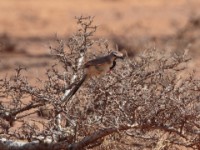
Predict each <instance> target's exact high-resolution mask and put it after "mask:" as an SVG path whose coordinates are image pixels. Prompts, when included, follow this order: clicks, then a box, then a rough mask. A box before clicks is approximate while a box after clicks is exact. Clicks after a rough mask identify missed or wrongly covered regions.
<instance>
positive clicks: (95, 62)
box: [84, 56, 110, 68]
mask: <svg viewBox="0 0 200 150" xmlns="http://www.w3.org/2000/svg"><path fill="white" fill-rule="evenodd" d="M105 63H110V59H109V57H108V56H103V57H99V58H96V59H93V60H90V61H88V62H87V63H85V65H84V67H85V68H88V67H90V66H99V65H102V64H105Z"/></svg>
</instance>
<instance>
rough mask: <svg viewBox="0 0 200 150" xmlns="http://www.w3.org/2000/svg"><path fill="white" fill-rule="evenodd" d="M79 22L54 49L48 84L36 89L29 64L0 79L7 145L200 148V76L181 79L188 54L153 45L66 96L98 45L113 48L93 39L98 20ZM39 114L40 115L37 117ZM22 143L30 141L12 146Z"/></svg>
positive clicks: (0, 131) (2, 145)
mask: <svg viewBox="0 0 200 150" xmlns="http://www.w3.org/2000/svg"><path fill="white" fill-rule="evenodd" d="M77 24H78V26H79V29H78V30H77V32H76V33H75V34H74V36H72V37H71V38H70V39H69V40H68V41H67V42H65V41H63V40H59V39H58V40H57V45H56V46H55V45H54V46H50V50H51V53H52V55H53V56H54V57H55V59H57V60H58V64H57V65H53V66H52V67H51V68H49V69H48V70H47V72H46V75H47V79H46V81H41V80H39V82H38V84H39V83H40V85H38V86H32V85H31V84H30V83H29V81H28V80H27V78H26V77H25V76H23V71H24V68H23V67H19V68H17V69H16V74H15V75H14V76H12V77H6V78H2V79H0V99H1V104H0V126H1V128H0V137H1V138H5V139H4V140H3V139H1V140H0V149H2V150H7V149H9V146H12V148H10V149H19V147H20V148H21V149H26V150H27V149H30V150H31V149H36V148H37V149H38V150H39V149H41V150H43V149H52V150H54V149H180V147H181V148H188V149H189V148H190V149H200V144H199V143H200V126H199V124H200V99H199V98H200V81H199V80H196V79H194V78H193V73H191V74H190V75H188V76H186V77H182V76H181V73H182V72H183V71H185V69H186V66H187V62H188V61H189V60H190V58H189V57H188V55H187V52H184V53H182V54H175V53H164V52H160V51H159V50H157V49H154V48H152V49H148V50H145V51H144V52H143V53H140V54H138V55H137V56H135V57H134V58H129V57H128V56H127V57H126V59H125V60H124V61H123V62H118V64H117V67H116V68H115V70H114V71H113V73H111V74H108V75H105V76H103V77H100V78H98V79H97V78H94V79H90V80H89V81H88V82H86V83H85V84H84V85H83V86H82V87H81V89H80V90H79V91H78V92H77V93H76V94H75V96H73V97H72V98H71V99H70V100H69V101H65V97H66V96H67V94H68V91H69V90H70V89H71V88H73V86H74V85H75V84H76V83H77V81H79V79H80V78H81V76H82V74H83V70H82V69H81V66H82V65H83V63H84V60H85V59H89V58H92V57H94V56H93V55H94V52H93V51H91V50H92V49H93V48H96V49H100V50H101V52H103V53H107V52H108V51H109V50H110V49H109V44H108V42H107V41H106V40H102V39H101V40H94V39H93V38H92V36H93V34H94V33H95V32H96V29H97V27H96V26H94V25H93V18H92V17H78V18H77ZM25 99H28V100H29V102H28V103H25V102H24V100H25ZM35 114H38V116H40V117H35V118H34V117H33V118H31V119H30V116H32V115H35ZM41 118H42V119H41ZM14 126H17V129H16V128H15V129H13V127H14ZM9 140H11V141H9ZM18 140H23V141H25V143H24V144H23V143H21V145H14V144H13V145H11V143H12V142H16V141H18ZM10 142H11V143H10ZM19 143H20V142H19ZM30 143H31V144H30Z"/></svg>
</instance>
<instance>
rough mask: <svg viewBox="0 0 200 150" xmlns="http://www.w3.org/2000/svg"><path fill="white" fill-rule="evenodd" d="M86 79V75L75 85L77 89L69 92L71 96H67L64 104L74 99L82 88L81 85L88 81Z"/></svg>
mask: <svg viewBox="0 0 200 150" xmlns="http://www.w3.org/2000/svg"><path fill="white" fill-rule="evenodd" d="M86 78H87V75H86V74H85V75H84V76H83V77H82V79H81V80H80V81H79V82H78V83H77V84H76V85H75V87H74V88H72V89H71V91H70V92H69V94H67V96H66V98H65V99H64V100H63V102H65V103H67V102H68V101H69V100H70V99H71V98H72V96H73V95H74V94H75V93H76V92H77V91H78V89H79V88H80V87H81V85H82V84H83V82H84V81H85V80H86Z"/></svg>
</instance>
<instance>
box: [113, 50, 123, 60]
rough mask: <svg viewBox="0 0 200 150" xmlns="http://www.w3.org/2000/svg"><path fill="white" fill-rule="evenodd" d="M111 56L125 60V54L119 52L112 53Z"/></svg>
mask: <svg viewBox="0 0 200 150" xmlns="http://www.w3.org/2000/svg"><path fill="white" fill-rule="evenodd" d="M110 55H111V56H112V57H115V58H120V59H124V55H123V53H121V52H118V51H112V52H111V53H110Z"/></svg>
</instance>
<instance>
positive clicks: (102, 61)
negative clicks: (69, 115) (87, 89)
mask: <svg viewBox="0 0 200 150" xmlns="http://www.w3.org/2000/svg"><path fill="white" fill-rule="evenodd" d="M117 59H124V54H123V53H121V52H118V51H112V52H111V53H109V54H108V55H106V56H102V57H97V58H95V59H92V60H89V61H88V62H86V63H85V64H84V65H83V69H84V72H85V73H84V75H83V77H82V78H81V80H80V81H79V82H78V83H77V84H76V85H75V87H74V88H72V89H71V91H70V92H69V94H68V95H67V98H66V99H65V100H67V101H68V100H69V99H70V98H71V97H72V96H73V95H74V94H75V93H76V92H77V91H78V89H79V88H80V87H81V85H82V84H83V83H84V81H86V80H87V79H88V78H91V77H94V76H96V77H98V76H102V75H104V74H106V73H108V72H109V71H111V70H112V69H114V67H115V66H116V60H117Z"/></svg>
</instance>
